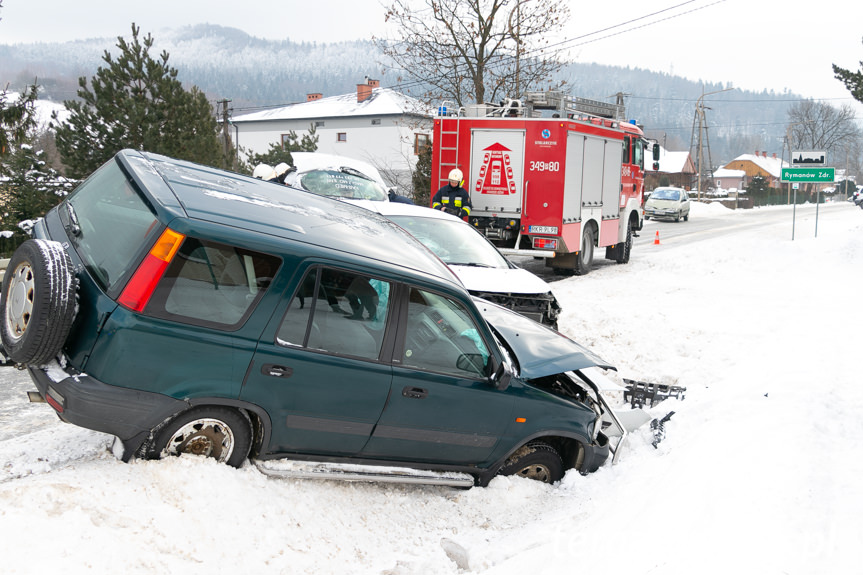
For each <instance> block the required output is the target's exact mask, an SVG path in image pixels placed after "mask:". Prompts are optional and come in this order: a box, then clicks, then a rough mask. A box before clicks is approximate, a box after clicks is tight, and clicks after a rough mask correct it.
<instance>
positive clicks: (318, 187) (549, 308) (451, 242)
mask: <svg viewBox="0 0 863 575" xmlns="http://www.w3.org/2000/svg"><path fill="white" fill-rule="evenodd" d="M291 156H292V157H293V159H294V165H295V166H296V168H297V169H296V170H295V171H294V172H292V173H290V174H289V175H288V177H287V178H286V179H285V184H286V185H289V186H293V187H297V188H301V189H304V190H307V191H310V192H313V193H316V194H320V195H323V196H329V197H331V198H338V199H340V200H343V201H346V202H349V203H352V204H355V205H358V206H362V207H364V208H366V209H367V210H371V211H373V212H377V213H379V214H381V215H382V216H384V217H386V218H388V219H390V220H392V221H393V222H395V223H396V224H398V225H399V226H401V227H403V228H404V229H406V230H407V231H408V232H410V233H411V234H412V235H413V236H414V237H415V238H416V239H418V240H419V241H420V243H422V244H423V245H425V246H426V247H427V248H429V249H430V250H431V251H432V252H434V253H435V255H437V256H438V257H439V258H440V259H441V260H443V261H444V263H446V264H448V265H449V266H450V268H451V269H452V271H453V272H455V274H456V275H457V276H458V278H459V279H460V280H461V282H462V284H464V286H465V287H466V288H467V290H468V291H469V292H470V293H471V294H472V295H474V296H477V297H481V298H483V299H487V300H489V301H492V302H494V303H496V304H498V305H502V306H504V307H507V308H509V309H511V310H513V311H515V312H517V313H520V314H522V315H524V316H526V317H529V318H531V319H533V320H535V321H538V322H540V323H543V324H546V325H549V326H551V327H553V328H557V318H558V316H559V315H560V309H561V308H560V304H558V302H557V298H555V297H554V294H553V293H552V292H551V287H550V286H549V285H548V284H547V283H546V282H545V281H543V280H542V279H541V278H539V277H537V276H536V275H534V274H532V273H530V272H529V271H527V270H525V269H522V268H519V267H517V266H516V265H515V264H513V263H512V262H510V261H509V260H508V259H506V258H505V257H504V256H503V254H501V253H500V252H499V251H498V250H497V248H496V247H495V246H494V245H493V244H492V243H491V242H489V241H488V240H487V239H486V238H485V237H484V236H483V235H482V234H481V233H479V232H478V231H476V230H475V229H474V228H473V227H472V226H471V225H469V224H467V223H466V222H464V221H463V220H460V219H459V218H457V217H455V216H453V215H450V214H446V213H444V212H440V211H438V210H433V209H431V208H426V207H422V206H415V205H409V204H405V203H400V202H396V201H387V192H386V191H385V186H386V184H385V183H384V181H383V178H382V177H381V175H380V173H379V172H378V170H377V169H376V168H375V167H374V166H372V165H371V164H369V163H367V162H363V161H362V160H355V159H353V158H347V157H344V156H335V155H331V154H319V153H317V152H292V153H291ZM393 249H398V248H393Z"/></svg>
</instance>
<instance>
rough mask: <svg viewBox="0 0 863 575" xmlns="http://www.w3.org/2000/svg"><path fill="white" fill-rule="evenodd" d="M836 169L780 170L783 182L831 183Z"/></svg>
mask: <svg viewBox="0 0 863 575" xmlns="http://www.w3.org/2000/svg"><path fill="white" fill-rule="evenodd" d="M835 177H836V168H782V178H781V180H782V181H783V182H806V183H813V182H815V183H818V182H820V183H824V182H832V181H833V180H834V178H835Z"/></svg>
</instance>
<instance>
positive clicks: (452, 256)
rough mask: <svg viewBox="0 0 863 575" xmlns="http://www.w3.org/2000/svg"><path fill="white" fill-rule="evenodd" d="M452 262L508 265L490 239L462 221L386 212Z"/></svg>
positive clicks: (437, 253)
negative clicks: (397, 214)
mask: <svg viewBox="0 0 863 575" xmlns="http://www.w3.org/2000/svg"><path fill="white" fill-rule="evenodd" d="M387 217H388V218H389V219H391V220H392V221H394V222H395V223H397V224H398V225H400V226H401V227H403V228H404V229H406V230H407V231H408V232H410V234H411V235H412V236H413V237H415V238H416V239H418V240H419V241H420V243H421V244H423V245H424V246H425V247H427V248H428V249H430V250H431V251H432V252H434V254H435V255H436V256H437V257H439V258H440V259H442V260H443V261H444V263H447V264H450V265H462V266H479V267H486V268H500V269H507V268H509V262H508V261H507V260H506V258H504V257H503V256H502V255H501V254H500V252H499V251H497V249H495V247H494V246H493V245H491V244H490V243H489V242H488V240H486V239H485V238H484V237H482V236H481V235H480V234H479V233H478V232H477V231H476V230H474V229H473V228H472V227H470V226H469V225H466V224H464V223H462V222H456V221H450V220H444V219H439V218H423V217H417V216H396V215H393V216H387Z"/></svg>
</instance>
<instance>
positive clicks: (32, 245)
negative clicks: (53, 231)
mask: <svg viewBox="0 0 863 575" xmlns="http://www.w3.org/2000/svg"><path fill="white" fill-rule="evenodd" d="M76 288H77V279H76V278H75V275H74V274H73V273H72V261H71V260H70V259H69V254H67V253H66V251H65V250H64V249H63V246H62V245H61V244H60V243H58V242H53V241H46V240H27V241H26V242H24V243H23V244H21V245H20V246H19V247H18V249H17V250H15V253H14V254H13V255H12V259H10V260H9V266H8V267H7V269H6V275H5V277H4V278H3V292H2V295H0V340H2V342H3V348H4V349H5V350H6V355H8V356H9V357H10V358H11V359H12V360H13V361H15V362H16V363H26V364H31V365H37V366H38V365H43V364H45V363H47V362H49V361H50V360H51V359H52V358H54V357H55V356H56V355H57V353H59V351H60V349H62V347H63V343H64V342H65V341H66V337H67V336H68V335H69V329H70V328H71V327H72V320H73V319H74V316H75V291H76Z"/></svg>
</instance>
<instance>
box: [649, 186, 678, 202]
mask: <svg viewBox="0 0 863 575" xmlns="http://www.w3.org/2000/svg"><path fill="white" fill-rule="evenodd" d="M650 199H651V200H674V201H677V200H679V199H680V190H662V189H659V190H653V193H652V194H650Z"/></svg>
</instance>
